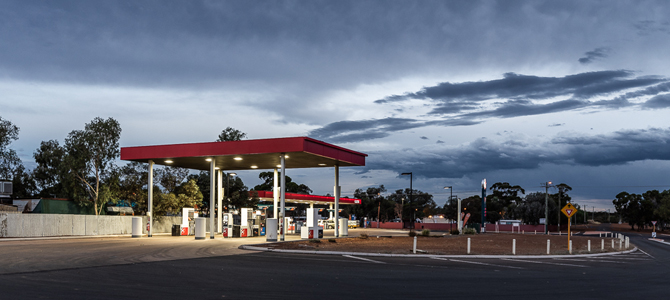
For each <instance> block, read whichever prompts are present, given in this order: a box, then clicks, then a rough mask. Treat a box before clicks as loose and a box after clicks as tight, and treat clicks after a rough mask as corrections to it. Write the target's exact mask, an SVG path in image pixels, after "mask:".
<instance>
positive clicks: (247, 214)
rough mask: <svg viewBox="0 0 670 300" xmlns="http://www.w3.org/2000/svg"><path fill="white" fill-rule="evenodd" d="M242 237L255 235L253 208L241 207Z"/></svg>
mask: <svg viewBox="0 0 670 300" xmlns="http://www.w3.org/2000/svg"><path fill="white" fill-rule="evenodd" d="M240 218H241V221H240V237H251V236H254V233H253V229H254V210H253V209H252V208H242V209H240Z"/></svg>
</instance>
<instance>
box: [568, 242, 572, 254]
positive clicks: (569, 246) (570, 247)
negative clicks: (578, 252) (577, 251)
mask: <svg viewBox="0 0 670 300" xmlns="http://www.w3.org/2000/svg"><path fill="white" fill-rule="evenodd" d="M568 248H569V249H570V254H572V241H570V242H568Z"/></svg>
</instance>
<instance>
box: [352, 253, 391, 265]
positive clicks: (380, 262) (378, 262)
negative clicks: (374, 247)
mask: <svg viewBox="0 0 670 300" xmlns="http://www.w3.org/2000/svg"><path fill="white" fill-rule="evenodd" d="M342 256H344V257H348V258H354V259H360V260H364V261H369V262H373V263H376V264H385V262H383V261H378V260H372V259H368V258H362V257H357V256H353V255H342Z"/></svg>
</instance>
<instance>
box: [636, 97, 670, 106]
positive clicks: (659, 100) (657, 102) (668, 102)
mask: <svg viewBox="0 0 670 300" xmlns="http://www.w3.org/2000/svg"><path fill="white" fill-rule="evenodd" d="M642 107H644V108H648V109H661V108H670V94H663V95H658V96H654V97H653V98H651V99H649V100H647V102H645V103H644V104H642Z"/></svg>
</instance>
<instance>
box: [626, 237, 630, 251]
mask: <svg viewBox="0 0 670 300" xmlns="http://www.w3.org/2000/svg"><path fill="white" fill-rule="evenodd" d="M629 246H630V239H628V237H626V249H628V247H629Z"/></svg>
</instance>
